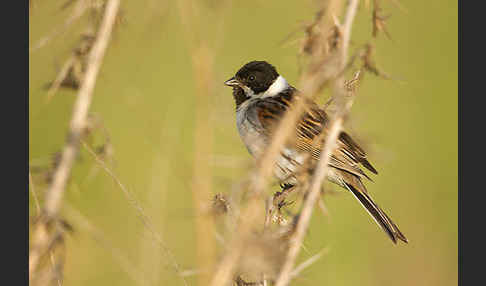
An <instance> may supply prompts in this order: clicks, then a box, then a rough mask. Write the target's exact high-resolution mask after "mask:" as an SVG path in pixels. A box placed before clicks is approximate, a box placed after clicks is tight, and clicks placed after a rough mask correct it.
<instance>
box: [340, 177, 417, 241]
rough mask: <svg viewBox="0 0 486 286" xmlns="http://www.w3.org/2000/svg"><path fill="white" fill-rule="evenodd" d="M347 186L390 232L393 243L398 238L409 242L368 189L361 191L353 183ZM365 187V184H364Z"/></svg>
mask: <svg viewBox="0 0 486 286" xmlns="http://www.w3.org/2000/svg"><path fill="white" fill-rule="evenodd" d="M345 185H346V188H347V189H348V190H350V191H351V192H352V193H353V195H354V196H355V197H356V199H358V201H359V202H360V203H361V205H363V207H364V208H365V209H366V210H367V211H368V213H369V214H370V215H371V216H372V217H373V219H374V220H375V221H376V223H377V224H378V225H379V226H380V227H381V228H382V229H383V230H384V231H385V232H386V234H388V236H389V237H390V239H391V240H392V241H393V243H395V244H396V243H397V239H399V240H401V241H403V242H405V243H408V239H407V238H406V237H405V235H403V233H402V232H401V231H400V230H399V229H398V227H397V226H396V224H395V223H393V221H392V220H391V219H390V218H389V217H388V216H387V215H386V213H385V212H384V211H383V210H382V209H380V207H378V205H377V204H376V203H375V202H374V201H373V199H372V198H371V197H370V196H369V195H368V194H367V192H366V190H364V191H360V190H358V189H357V188H355V187H354V186H352V185H351V184H348V183H345ZM363 188H364V186H363Z"/></svg>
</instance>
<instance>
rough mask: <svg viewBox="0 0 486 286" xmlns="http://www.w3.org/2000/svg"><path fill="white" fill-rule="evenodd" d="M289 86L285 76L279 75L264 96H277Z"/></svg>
mask: <svg viewBox="0 0 486 286" xmlns="http://www.w3.org/2000/svg"><path fill="white" fill-rule="evenodd" d="M287 87H289V84H288V83H287V81H286V80H285V78H283V76H281V75H279V76H278V77H277V79H276V80H275V81H274V82H273V83H272V85H271V86H270V87H269V88H268V89H267V91H265V93H263V95H262V97H267V96H275V95H277V94H279V93H280V92H282V91H283V90H285V89H286V88H287Z"/></svg>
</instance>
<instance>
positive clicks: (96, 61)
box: [29, 0, 120, 281]
mask: <svg viewBox="0 0 486 286" xmlns="http://www.w3.org/2000/svg"><path fill="white" fill-rule="evenodd" d="M119 6H120V1H119V0H109V1H108V2H107V4H106V8H105V13H104V16H103V20H102V23H101V26H100V29H99V31H98V34H97V39H96V41H95V43H94V45H93V48H92V50H91V51H90V53H89V55H88V61H87V62H88V64H87V70H86V75H85V78H84V79H83V82H82V84H81V87H80V90H79V93H78V95H77V97H76V102H75V104H74V108H73V114H72V118H71V123H70V128H69V133H68V137H67V142H66V145H65V146H64V150H63V153H62V157H61V161H60V163H59V165H58V167H57V168H56V170H55V172H54V175H53V180H52V183H51V185H50V186H49V188H48V190H47V194H46V200H45V205H44V208H43V214H44V215H45V216H46V218H47V220H50V219H52V218H54V217H56V216H57V213H58V212H59V208H60V204H61V200H62V196H63V194H64V191H65V189H66V183H67V180H68V177H69V174H70V173H71V169H72V166H73V163H74V160H75V157H76V154H77V151H78V149H79V141H80V138H81V134H82V132H83V130H84V127H85V126H86V118H87V115H88V110H89V107H90V104H91V100H92V97H93V89H94V86H95V83H96V78H97V75H98V72H99V69H100V66H101V62H102V60H103V56H104V54H105V51H106V47H107V46H108V42H109V39H110V36H111V31H112V28H113V25H114V24H115V19H116V15H117V13H118V8H119ZM48 242H49V234H48V230H47V223H42V222H40V223H39V224H38V226H37V228H36V229H35V230H34V234H33V243H32V250H31V251H30V254H29V281H31V280H32V277H33V274H34V272H35V270H36V268H37V266H38V264H39V261H40V258H41V257H42V255H43V252H44V251H45V248H46V246H47V244H48Z"/></svg>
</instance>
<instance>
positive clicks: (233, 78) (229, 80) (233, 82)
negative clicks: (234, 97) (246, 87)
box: [224, 77, 240, 86]
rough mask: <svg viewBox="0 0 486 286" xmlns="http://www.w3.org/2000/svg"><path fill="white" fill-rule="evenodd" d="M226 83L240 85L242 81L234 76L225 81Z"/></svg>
mask: <svg viewBox="0 0 486 286" xmlns="http://www.w3.org/2000/svg"><path fill="white" fill-rule="evenodd" d="M224 84H225V85H227V86H238V85H240V82H239V81H238V80H237V79H236V78H235V77H232V78H230V79H228V80H227V81H225V82H224Z"/></svg>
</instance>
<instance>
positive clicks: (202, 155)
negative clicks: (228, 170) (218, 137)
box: [178, 0, 231, 285]
mask: <svg viewBox="0 0 486 286" xmlns="http://www.w3.org/2000/svg"><path fill="white" fill-rule="evenodd" d="M228 2H229V4H231V1H228ZM220 5H222V6H223V7H222V10H221V11H219V12H221V14H220V15H219V16H218V17H216V19H217V21H216V29H215V30H216V31H217V32H218V33H217V34H216V40H215V41H214V42H213V44H214V45H213V47H212V48H210V47H209V42H208V38H210V35H209V34H208V33H207V32H206V31H205V32H202V33H198V28H196V27H200V26H201V25H202V24H203V21H205V19H204V18H203V17H202V16H201V14H202V13H201V12H202V11H201V7H199V5H198V3H197V1H188V0H179V1H178V7H179V14H180V19H181V21H182V25H183V28H184V30H185V34H184V35H185V37H186V42H187V43H188V45H189V49H190V53H191V60H192V68H193V78H194V80H195V86H196V93H195V101H196V110H195V115H196V119H195V127H194V130H195V131H194V163H193V180H192V197H193V206H194V210H195V224H196V261H197V265H198V268H199V269H202V268H204V269H207V270H208V271H202V272H200V275H198V277H197V279H198V285H208V283H209V280H210V278H211V276H210V273H211V272H212V271H213V269H214V264H215V260H216V246H215V239H214V233H215V225H214V221H213V217H212V216H211V215H209V214H208V212H207V208H206V207H205V205H206V204H205V202H207V201H208V200H209V199H210V198H211V188H212V187H211V186H212V180H211V177H212V175H211V165H210V162H211V156H212V145H213V142H212V128H211V122H210V121H208V118H210V117H211V116H210V115H211V111H210V110H211V108H210V106H211V102H212V101H211V99H212V97H211V94H212V92H213V90H214V79H213V78H214V77H213V66H214V56H215V50H217V49H218V46H219V43H221V40H222V35H223V33H221V30H222V29H223V27H224V25H223V24H224V19H225V17H224V15H225V13H224V12H225V9H226V8H227V7H228V4H226V3H221V4H220ZM199 30H201V29H200V28H199Z"/></svg>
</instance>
